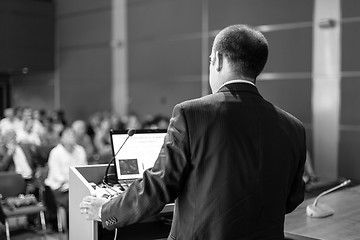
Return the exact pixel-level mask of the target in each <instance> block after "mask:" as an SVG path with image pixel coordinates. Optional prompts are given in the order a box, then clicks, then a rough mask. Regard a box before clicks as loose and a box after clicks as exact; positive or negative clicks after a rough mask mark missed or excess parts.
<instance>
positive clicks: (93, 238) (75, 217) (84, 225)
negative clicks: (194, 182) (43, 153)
mask: <svg viewBox="0 0 360 240" xmlns="http://www.w3.org/2000/svg"><path fill="white" fill-rule="evenodd" d="M106 167H107V164H100V165H88V166H79V167H71V168H70V188H69V239H70V240H77V239H87V240H98V239H114V234H113V233H110V234H109V232H107V231H106V230H103V229H101V228H102V227H101V226H99V223H98V222H97V221H89V220H86V218H85V216H84V215H81V213H80V208H79V205H80V202H81V200H82V199H83V198H84V197H85V196H89V195H91V196H96V193H95V190H94V188H93V187H92V186H91V185H90V183H95V184H99V183H101V181H102V179H103V177H104V173H105V170H106ZM113 171H114V169H113V168H112V167H111V168H110V172H113ZM173 207H174V206H173V204H168V205H166V206H165V207H164V209H163V210H162V211H161V213H160V214H158V215H156V216H153V217H151V218H149V219H147V220H145V221H143V222H141V223H139V224H133V225H131V226H129V227H124V228H119V229H118V237H117V239H120V240H126V239H144V240H145V239H146V240H149V239H161V238H166V237H167V235H168V233H169V230H170V224H169V223H168V220H169V219H170V218H171V215H172V212H173ZM99 227H100V229H99ZM135 235H136V236H135Z"/></svg>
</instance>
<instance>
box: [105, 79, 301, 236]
mask: <svg viewBox="0 0 360 240" xmlns="http://www.w3.org/2000/svg"><path fill="white" fill-rule="evenodd" d="M305 158H306V143H305V131H304V128H303V126H302V124H301V122H300V121H299V120H297V119H296V118H295V117H293V116H291V115H290V114H289V113H286V112H285V111H283V110H281V109H279V108H278V107H276V106H274V105H272V104H271V103H269V102H268V101H266V100H264V99H263V98H262V97H261V95H260V94H259V92H258V90H257V89H256V87H255V86H253V85H251V84H247V83H233V84H228V85H225V86H223V87H222V88H221V89H220V90H219V91H218V92H217V93H215V94H211V95H208V96H205V97H202V98H199V99H195V100H190V101H186V102H183V103H181V104H178V105H176V106H175V108H174V110H173V115H172V118H171V121H170V125H169V127H168V131H167V135H166V137H165V142H164V146H163V151H162V152H161V153H160V155H159V157H158V159H157V161H156V163H155V165H154V167H153V168H152V169H150V170H147V171H145V172H144V175H143V179H142V180H137V181H136V182H135V183H134V184H132V185H131V186H130V187H129V189H128V190H127V191H126V192H124V193H123V194H122V195H120V196H119V197H117V198H114V199H112V200H110V201H109V202H107V203H106V204H105V205H104V206H103V208H102V223H103V226H104V227H105V228H107V229H109V230H111V229H114V228H116V227H122V226H125V225H129V224H133V223H136V222H138V221H140V220H142V219H144V218H146V217H149V216H151V215H153V214H156V213H157V212H159V211H160V210H161V209H162V208H163V207H164V205H165V204H166V203H169V202H172V201H174V200H176V201H175V210H174V217H173V222H172V227H171V231H170V235H169V237H168V239H181V240H182V239H183V240H190V239H199V240H200V239H206V240H212V239H213V240H225V239H283V238H284V234H283V228H284V216H285V214H286V213H289V212H291V211H293V210H294V209H295V208H296V207H297V206H298V205H299V204H300V203H301V202H302V201H303V198H304V183H303V180H302V174H303V171H304V163H305Z"/></svg>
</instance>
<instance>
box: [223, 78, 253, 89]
mask: <svg viewBox="0 0 360 240" xmlns="http://www.w3.org/2000/svg"><path fill="white" fill-rule="evenodd" d="M231 83H248V84H251V85H253V86H254V87H256V86H255V84H254V83H253V82H250V81H247V80H242V79H235V80H230V81H227V82H225V83H223V84H222V85H221V86H220V88H219V89H221V88H222V87H223V86H225V85H228V84H231Z"/></svg>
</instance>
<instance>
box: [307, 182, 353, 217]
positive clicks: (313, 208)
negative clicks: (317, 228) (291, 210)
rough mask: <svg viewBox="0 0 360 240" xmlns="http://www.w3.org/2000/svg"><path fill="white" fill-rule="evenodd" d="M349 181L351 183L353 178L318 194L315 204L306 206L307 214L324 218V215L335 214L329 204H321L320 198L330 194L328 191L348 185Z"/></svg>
mask: <svg viewBox="0 0 360 240" xmlns="http://www.w3.org/2000/svg"><path fill="white" fill-rule="evenodd" d="M349 183H351V180H346V181H344V182H343V183H341V184H339V185H337V186H335V187H333V188H330V189H329V190H326V191H324V192H322V193H320V194H319V196H317V197H316V198H315V201H314V203H313V204H310V205H308V206H307V207H306V214H307V215H308V216H309V217H315V218H323V217H327V216H330V215H333V214H334V210H333V209H332V208H330V207H329V206H327V205H325V204H320V203H318V201H319V199H320V198H321V197H322V196H324V195H326V194H328V193H331V192H333V191H335V190H337V189H339V188H341V187H344V186H346V185H348V184H349Z"/></svg>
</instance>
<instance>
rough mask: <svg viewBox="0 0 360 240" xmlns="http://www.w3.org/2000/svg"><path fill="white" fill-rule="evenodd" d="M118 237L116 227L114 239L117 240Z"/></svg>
mask: <svg viewBox="0 0 360 240" xmlns="http://www.w3.org/2000/svg"><path fill="white" fill-rule="evenodd" d="M116 237H117V228H115V235H114V240H116Z"/></svg>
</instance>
